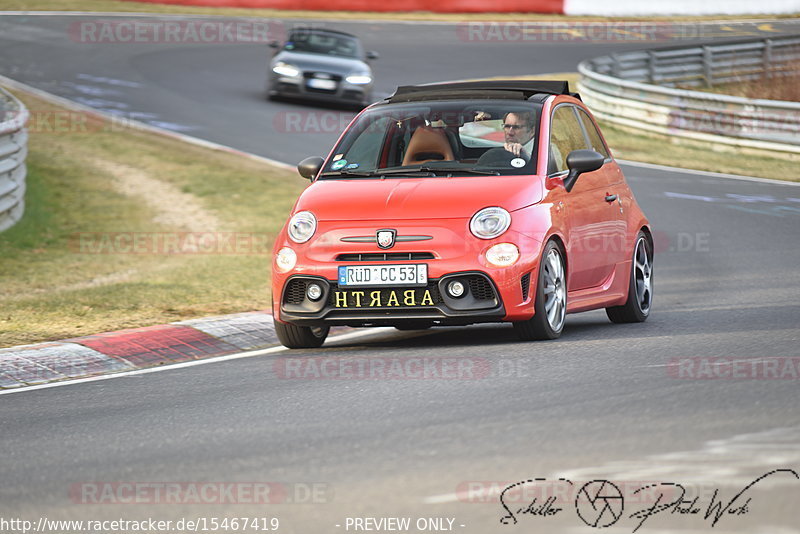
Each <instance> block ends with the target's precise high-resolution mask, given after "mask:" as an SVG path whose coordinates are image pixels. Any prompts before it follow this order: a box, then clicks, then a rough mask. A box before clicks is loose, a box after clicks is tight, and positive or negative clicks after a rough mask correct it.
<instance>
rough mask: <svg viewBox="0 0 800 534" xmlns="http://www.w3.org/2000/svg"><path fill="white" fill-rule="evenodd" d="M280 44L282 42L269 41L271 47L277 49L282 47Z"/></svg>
mask: <svg viewBox="0 0 800 534" xmlns="http://www.w3.org/2000/svg"><path fill="white" fill-rule="evenodd" d="M280 46H281V44H280V43H279V42H278V41H270V42H269V47H270V48H274V49H275V50H277V49H278V48H280Z"/></svg>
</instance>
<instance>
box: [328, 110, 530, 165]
mask: <svg viewBox="0 0 800 534" xmlns="http://www.w3.org/2000/svg"><path fill="white" fill-rule="evenodd" d="M538 115H539V114H538V111H537V107H536V106H535V105H534V104H531V103H529V102H523V101H519V102H517V101H510V100H470V101H464V100H459V101H457V102H454V101H432V102H412V103H403V104H390V105H386V106H378V107H376V108H373V109H370V110H367V111H366V112H365V113H364V114H362V115H361V116H360V117H359V118H358V120H357V121H356V122H355V123H354V124H353V125H352V126H351V127H350V129H349V130H348V131H347V133H346V134H345V135H344V137H343V138H342V140H341V142H340V143H339V145H338V146H337V147H336V148H335V150H334V152H333V154H334V155H333V157H332V158H330V159H329V161H328V163H327V165H326V166H325V168H324V169H323V171H322V174H321V175H320V178H322V179H324V178H334V177H343V176H344V177H353V178H379V177H384V176H404V175H406V176H454V175H475V174H487V175H501V174H532V173H534V172H535V170H534V169H535V165H536V162H535V159H536V157H535V155H536V150H537V149H536V145H537V143H536V136H535V135H534V133H535V132H536V129H537V125H538Z"/></svg>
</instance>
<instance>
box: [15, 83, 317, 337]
mask: <svg viewBox="0 0 800 534" xmlns="http://www.w3.org/2000/svg"><path fill="white" fill-rule="evenodd" d="M15 93H16V94H17V96H18V97H21V99H22V100H23V101H25V103H26V105H27V106H28V108H29V109H35V110H37V111H41V110H44V109H54V108H55V106H52V105H50V104H47V103H44V102H42V101H39V100H37V99H35V98H32V97H28V96H25V95H23V94H20V92H18V91H16V92H15ZM29 149H30V153H29V155H28V159H27V163H28V177H27V186H28V190H27V195H26V211H25V216H24V217H23V219H22V220H21V221H20V222H19V223H18V224H17V225H16V226H14V227H12V228H11V229H9V230H7V231H6V232H3V233H0V258H2V261H0V281H1V282H0V288H1V289H0V347H3V346H11V345H17V344H22V343H32V342H39V341H47V340H55V339H62V338H68V337H73V336H79V335H85V334H93V333H97V332H102V331H109V330H116V329H120V328H126V327H135V326H146V325H151V324H159V323H163V322H168V321H175V320H182V319H186V318H192V317H201V316H208V315H215V314H225V313H234V312H243V311H252V310H259V309H267V308H268V307H269V302H270V288H269V280H270V274H269V273H270V255H269V249H270V248H271V242H272V240H273V238H274V236H275V234H276V233H277V232H278V231H279V229H280V226H281V225H282V224H283V221H284V220H285V218H286V215H287V214H288V212H289V210H290V209H291V205H292V203H293V202H294V200H295V199H296V197H297V195H298V194H299V193H300V191H301V190H302V189H303V187H304V186H305V185H306V184H307V182H306V181H305V180H303V179H302V178H300V177H299V176H298V175H297V174H296V173H291V172H288V171H284V170H280V169H276V168H274V167H272V166H269V165H266V164H263V163H259V162H256V161H253V160H250V159H248V158H242V157H240V156H236V155H234V154H229V153H225V152H217V151H211V150H208V149H202V148H199V147H195V146H192V145H187V144H185V143H182V142H180V141H177V140H174V139H171V138H168V137H164V136H160V135H156V134H151V133H144V132H139V131H134V130H127V131H114V132H109V131H99V132H94V133H83V134H74V133H73V134H57V133H38V132H35V131H34V132H32V133H31V134H30V141H29ZM108 165H116V166H124V167H121V168H134V169H137V172H140V173H144V174H145V175H146V176H148V177H149V178H151V179H156V180H159V181H160V182H162V183H166V184H169V185H170V186H171V187H173V188H174V189H175V190H178V191H183V192H185V193H186V192H188V193H189V194H190V195H191V196H192V198H194V199H195V200H196V201H197V202H198V203H199V205H200V206H201V207H202V209H203V210H205V211H206V212H207V213H208V214H211V215H213V216H215V217H216V218H217V219H218V220H219V221H220V228H218V230H219V231H221V232H225V233H229V232H240V233H241V234H239V235H244V236H250V235H253V236H255V238H256V239H258V240H259V241H258V242H257V243H258V246H257V247H249V246H247V245H246V242H244V243H245V246H244V249H245V252H247V254H231V253H221V254H217V253H212V254H171V255H170V254H158V253H154V254H131V253H125V252H126V251H125V250H124V249H123V250H121V251H120V252H119V253H113V254H91V253H86V252H85V251H83V252H82V251H81V250H80V249H79V246H78V245H77V240H76V234H78V233H81V232H89V233H92V234H93V235H95V234H100V235H103V234H104V233H116V232H123V233H125V235H135V234H138V235H142V233H144V235H151V234H149V233H152V232H158V233H161V234H160V235H164V233H166V235H170V236H171V235H177V236H180V235H184V231H185V230H186V228H184V227H183V226H180V225H170V224H168V223H163V222H157V219H158V215H159V209H156V208H154V207H152V206H148V205H144V204H143V203H142V201H141V199H140V198H139V197H136V196H133V197H132V196H130V195H126V194H124V193H123V192H120V190H119V188H118V187H116V186H114V179H113V178H112V177H111V176H109V173H108ZM189 220H191V217H189ZM201 230H202V229H201ZM95 243H96V242H95ZM94 250H97V249H96V248H95V249H94ZM228 252H230V250H228ZM250 252H252V253H250Z"/></svg>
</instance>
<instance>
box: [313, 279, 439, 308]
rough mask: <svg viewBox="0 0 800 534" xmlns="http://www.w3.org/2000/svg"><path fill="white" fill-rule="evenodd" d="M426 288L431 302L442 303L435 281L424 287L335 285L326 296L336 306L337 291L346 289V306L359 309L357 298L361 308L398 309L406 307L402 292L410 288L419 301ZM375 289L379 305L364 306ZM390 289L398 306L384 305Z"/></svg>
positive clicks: (330, 304) (332, 305) (331, 304)
mask: <svg viewBox="0 0 800 534" xmlns="http://www.w3.org/2000/svg"><path fill="white" fill-rule="evenodd" d="M426 289H427V290H428V291H429V292H430V296H431V300H433V304H434V305H438V304H442V302H444V300H443V299H442V295H441V293H439V286H438V284H437V283H436V282H428V285H427V286H426V287H424V288H423V287H407V288H388V287H387V288H375V287H373V288H363V287H355V288H352V289H351V288H336V287H334V288H333V289H332V291H331V292H330V295H329V296H328V305H329V306H331V307H334V308H335V307H337V306H336V294H337V293H338V292H339V291H346V292H347V308H355V309H359V308H358V306H357V304H358V300H359V299H360V301H361V308H360V309H369V308H387V307H388V308H394V309H398V308H406V309H407V307H405V306H403V299H404V292H405V291H411V290H413V291H415V292H416V295H417V296H416V299H415V300H416V301H418V302H419V301H421V300H422V295H423V293H424V292H425V290H426ZM375 291H379V292H380V297H379V302H380V303H381V305H379V306H365V304H368V303H370V302H371V301H372V299H373V298H375V297H376V295H374V294H373V293H374V292H375ZM392 291H394V293H395V296H396V297H397V299H398V302H399V304H400V305H399V306H386V305H385V303H386V302H387V301H388V300H389V298H390V296H391V293H392ZM356 292H358V293H359V295H357V294H356ZM417 307H419V306H417ZM338 309H346V308H344V307H341V306H339V307H338Z"/></svg>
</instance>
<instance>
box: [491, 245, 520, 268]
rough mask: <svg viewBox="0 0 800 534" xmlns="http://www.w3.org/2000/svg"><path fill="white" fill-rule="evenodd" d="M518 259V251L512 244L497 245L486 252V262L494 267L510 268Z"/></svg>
mask: <svg viewBox="0 0 800 534" xmlns="http://www.w3.org/2000/svg"><path fill="white" fill-rule="evenodd" d="M518 259H519V249H518V248H517V246H516V245H514V244H512V243H498V244H497V245H494V246H493V247H491V248H490V249H489V250H487V251H486V261H488V262H489V263H491V264H492V265H494V266H495V267H510V266H511V265H514V264H515V263H517V260H518Z"/></svg>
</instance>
